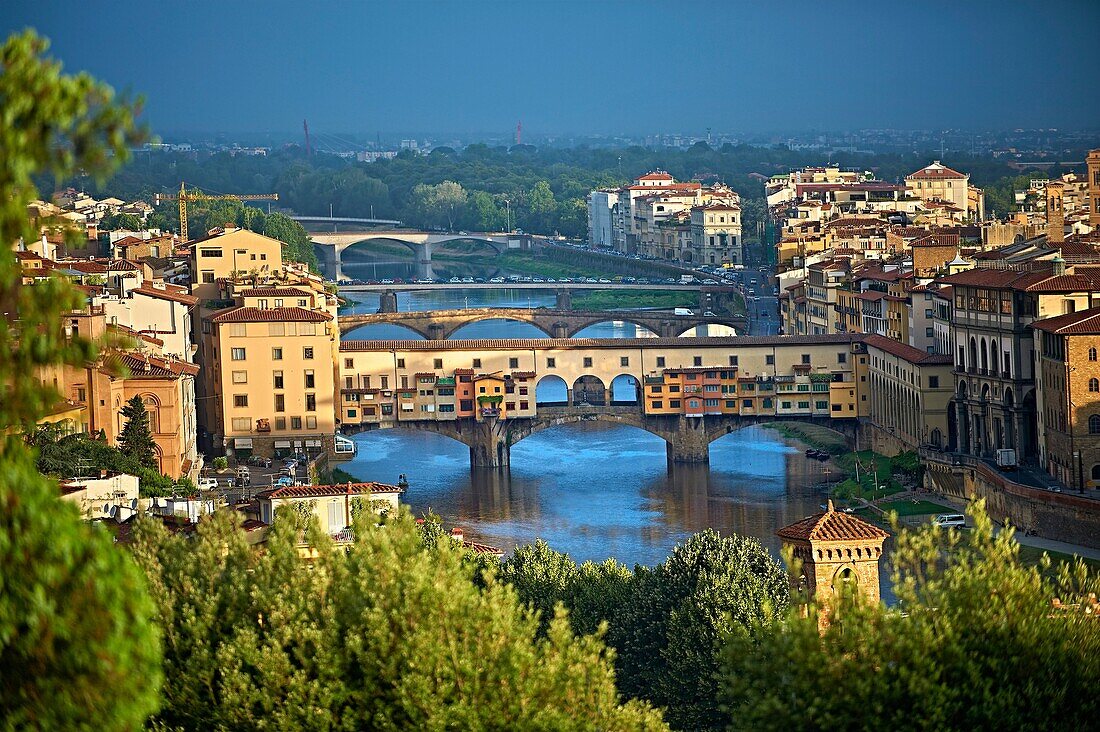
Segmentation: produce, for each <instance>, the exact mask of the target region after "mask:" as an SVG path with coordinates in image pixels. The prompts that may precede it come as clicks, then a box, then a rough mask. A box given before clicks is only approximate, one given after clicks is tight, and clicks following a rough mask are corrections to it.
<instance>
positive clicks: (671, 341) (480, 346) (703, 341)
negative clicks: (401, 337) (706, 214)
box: [340, 333, 865, 373]
mask: <svg viewBox="0 0 1100 732" xmlns="http://www.w3.org/2000/svg"><path fill="white" fill-rule="evenodd" d="M864 338H865V336H864V335H863V334H862V333H830V334H828V335H813V336H808V335H799V336H710V337H704V338H697V337H686V336H680V337H678V338H501V339H491V338H479V339H474V340H468V341H464V340H446V341H341V343H340V350H341V351H345V352H348V353H355V352H372V351H386V352H390V351H397V352H403V353H411V352H413V351H515V350H526V351H531V350H536V351H543V350H569V351H573V350H578V351H584V350H590V349H593V348H596V349H598V348H611V349H615V350H622V349H624V348H645V349H647V350H650V349H652V348H654V347H658V346H664V347H668V348H673V347H674V348H704V349H711V348H726V349H729V348H738V347H749V346H797V345H802V344H805V345H813V344H832V343H861V342H862V341H863V339H864ZM455 373H463V372H462V371H460V370H459V369H455Z"/></svg>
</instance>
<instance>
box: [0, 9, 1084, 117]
mask: <svg viewBox="0 0 1100 732" xmlns="http://www.w3.org/2000/svg"><path fill="white" fill-rule="evenodd" d="M325 5H326V4H325V3H321V4H320V5H319V6H318V5H314V6H310V8H308V9H303V8H302V7H301V6H300V5H292V4H289V3H284V2H273V3H266V4H264V5H263V6H260V5H256V4H252V3H241V4H231V5H229V6H226V7H220V6H215V5H213V4H211V3H192V4H189V5H187V6H179V7H164V6H146V5H143V4H137V3H129V2H122V3H113V4H111V5H109V6H103V7H98V8H95V9H94V12H82V13H80V14H79V15H77V14H75V13H69V12H66V10H67V8H68V7H69V6H67V4H66V3H61V2H52V3H44V4H43V3H33V4H32V3H29V2H16V3H15V4H14V6H11V7H6V8H5V10H4V11H3V13H0V22H2V23H3V26H4V30H5V32H11V31H14V30H17V29H20V28H22V27H25V26H34V27H36V28H37V29H38V31H39V32H40V33H41V34H43V35H45V36H46V37H48V38H50V39H51V42H52V49H51V53H52V55H54V56H55V57H56V58H57V59H59V60H60V61H62V63H63V64H64V65H65V68H66V70H67V71H69V72H73V71H78V70H81V71H82V70H87V71H89V72H90V73H92V74H94V75H96V76H99V77H101V78H104V79H105V80H106V81H108V82H109V83H111V84H112V85H113V86H114V87H115V88H116V89H119V90H127V91H130V92H132V93H134V94H140V95H143V96H144V97H145V102H146V103H145V114H144V119H145V120H146V121H147V122H148V123H149V124H150V125H151V126H152V127H153V129H154V130H155V131H157V132H158V133H161V134H171V133H174V132H178V131H182V130H190V131H196V132H197V131H202V132H207V133H225V134H241V133H267V134H272V135H288V134H293V133H294V132H295V131H296V130H300V128H301V122H302V119H309V120H310V126H311V127H312V128H315V129H317V130H322V131H328V132H330V133H331V132H340V131H343V132H350V133H354V134H363V135H372V136H373V135H374V134H376V133H378V132H381V133H383V134H387V133H388V134H393V133H399V132H402V131H409V133H410V134H416V133H419V132H421V131H425V132H427V131H437V132H445V133H447V134H453V135H459V136H462V135H473V136H476V135H488V134H492V133H494V132H495V133H498V134H505V135H506V134H508V132H509V131H511V130H514V128H515V125H516V123H517V121H520V120H522V121H523V124H524V130H525V133H528V134H530V135H531V136H532V138H534V136H537V135H540V134H541V135H577V136H585V135H620V134H622V135H637V134H650V133H653V132H655V131H682V132H685V133H688V134H704V133H705V131H706V130H707V129H713V130H715V131H716V132H717V131H721V132H743V133H763V132H778V131H789V130H806V131H809V130H821V131H824V130H842V129H865V128H892V129H946V128H955V129H957V128H966V129H973V130H992V129H998V130H1005V129H1015V128H1028V129H1034V128H1059V129H1080V128H1082V127H1086V126H1088V125H1089V124H1090V123H1092V122H1093V121H1095V120H1096V119H1100V101H1098V100H1097V99H1096V98H1095V97H1094V96H1090V95H1087V94H1082V93H1081V90H1083V89H1087V88H1089V81H1090V79H1089V69H1091V68H1096V67H1097V66H1098V65H1100V49H1097V48H1096V47H1094V46H1091V45H1088V44H1083V43H1074V42H1072V39H1073V38H1074V34H1075V32H1077V29H1081V28H1087V27H1091V26H1094V25H1096V24H1097V23H1100V7H1097V6H1095V5H1093V4H1089V3H1083V2H1053V3H1047V4H1045V5H1043V6H1042V7H1041V8H1035V7H1030V6H1027V7H1024V6H1010V7H1004V6H1001V5H994V4H991V3H968V4H966V5H965V6H946V5H944V4H941V3H932V4H928V5H926V6H922V8H921V9H920V10H913V9H908V8H906V9H894V8H889V9H885V10H883V9H876V11H875V13H874V14H873V15H871V14H864V13H862V12H861V8H860V5H858V4H856V3H841V4H839V5H836V4H834V5H831V6H829V9H828V11H825V10H822V9H820V8H818V7H816V6H813V5H810V4H802V3H793V4H787V5H785V6H784V9H783V12H782V13H777V12H776V11H775V10H774V9H772V8H767V7H754V6H751V5H740V4H716V3H706V2H704V3H698V4H695V5H693V6H692V10H691V11H690V12H687V11H685V10H684V8H682V7H674V6H664V5H658V4H651V3H644V4H641V5H637V6H636V5H629V6H628V5H624V4H617V3H612V4H605V5H601V6H593V5H589V4H580V3H572V2H563V3H509V4H503V3H490V4H478V5H465V4H443V3H438V4H433V3H428V4H421V5H417V6H407V5H385V4H362V5H339V6H330V7H329V8H328V9H327V12H326V9H325V7H324V6H325ZM127 28H129V29H131V30H132V31H138V30H140V31H142V32H152V34H153V35H154V37H155V36H157V35H163V36H164V37H171V38H172V40H173V42H171V43H165V44H159V45H156V54H144V53H142V49H140V48H139V49H136V50H137V51H138V57H139V58H140V62H135V54H134V50H135V48H134V46H133V44H132V42H131V40H130V35H129V34H128V33H127V32H126V29H127ZM158 28H159V29H161V30H160V31H159V32H158V31H157V29H158ZM1021 28H1028V29H1030V30H1029V37H1030V38H1036V39H1038V40H1039V43H1038V44H1035V45H1034V47H1031V48H1028V49H1023V48H1021V45H1020V44H1016V43H1010V42H1009V41H1010V40H1011V39H1012V38H1013V37H1015V36H1017V35H1018V34H1019V29H1021ZM1051 68H1057V69H1058V73H1057V74H1051V73H1049V69H1051ZM1022 99H1026V100H1027V103H1026V104H1021V103H1020V100H1022ZM948 100H952V101H951V103H950V104H948Z"/></svg>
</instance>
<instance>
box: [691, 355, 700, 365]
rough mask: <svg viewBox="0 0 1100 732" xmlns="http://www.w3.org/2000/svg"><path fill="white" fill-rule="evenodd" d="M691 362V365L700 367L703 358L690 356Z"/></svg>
mask: <svg viewBox="0 0 1100 732" xmlns="http://www.w3.org/2000/svg"><path fill="white" fill-rule="evenodd" d="M691 362H692V363H693V364H695V365H696V366H702V365H703V357H702V356H692V358H691Z"/></svg>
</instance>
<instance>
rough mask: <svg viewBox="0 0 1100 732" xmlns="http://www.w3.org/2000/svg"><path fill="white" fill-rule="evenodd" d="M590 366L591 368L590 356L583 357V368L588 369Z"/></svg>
mask: <svg viewBox="0 0 1100 732" xmlns="http://www.w3.org/2000/svg"><path fill="white" fill-rule="evenodd" d="M590 366H592V357H591V356H585V357H584V367H585V368H589V367H590Z"/></svg>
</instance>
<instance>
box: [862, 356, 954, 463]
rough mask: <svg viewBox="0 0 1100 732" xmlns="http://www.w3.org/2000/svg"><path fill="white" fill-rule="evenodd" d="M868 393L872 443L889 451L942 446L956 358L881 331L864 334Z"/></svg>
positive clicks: (947, 431)
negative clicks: (921, 347) (886, 335)
mask: <svg viewBox="0 0 1100 732" xmlns="http://www.w3.org/2000/svg"><path fill="white" fill-rule="evenodd" d="M864 343H865V344H866V346H867V365H868V395H869V396H870V417H871V421H872V422H873V423H874V424H875V426H876V427H877V428H878V430H877V433H876V443H875V444H876V447H875V449H876V450H878V451H879V452H884V453H887V454H892V453H897V452H902V451H905V450H913V449H916V448H918V447H931V448H934V449H943V448H945V447H947V444H948V440H949V435H950V432H949V427H948V416H947V415H948V411H949V409H950V405H951V397H952V395H953V393H954V386H955V381H954V374H953V370H954V361H953V359H952V357H951V356H948V355H937V354H932V353H928V352H926V351H922V350H920V349H918V348H914V347H913V346H910V345H908V344H905V343H898V342H897V341H894V340H891V339H889V338H885V337H883V336H880V335H871V336H868V337H867V339H866V340H865V341H864Z"/></svg>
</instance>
